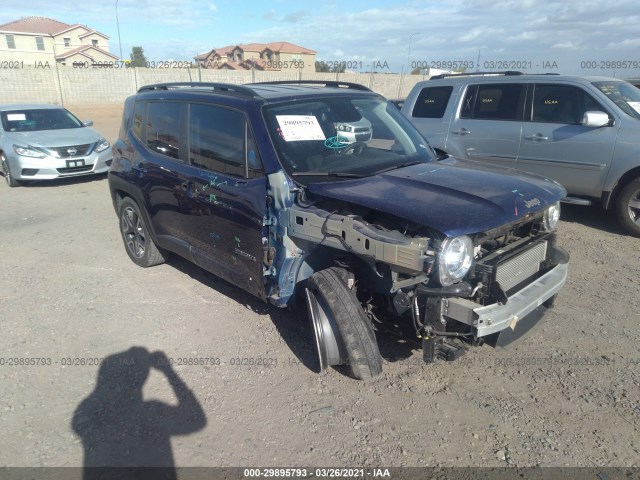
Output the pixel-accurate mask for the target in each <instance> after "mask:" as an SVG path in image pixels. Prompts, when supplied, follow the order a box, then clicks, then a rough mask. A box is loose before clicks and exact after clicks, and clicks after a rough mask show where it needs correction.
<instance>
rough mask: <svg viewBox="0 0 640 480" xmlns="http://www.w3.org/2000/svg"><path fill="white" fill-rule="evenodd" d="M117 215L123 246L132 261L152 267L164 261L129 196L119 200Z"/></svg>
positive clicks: (137, 208) (142, 265) (141, 265)
mask: <svg viewBox="0 0 640 480" xmlns="http://www.w3.org/2000/svg"><path fill="white" fill-rule="evenodd" d="M118 216H119V217H120V233H122V239H123V240H124V247H125V250H126V251H127V254H128V255H129V258H130V259H131V260H132V261H133V263H135V264H136V265H138V266H140V267H152V266H154V265H159V264H160V263H164V261H165V256H164V255H163V253H162V252H161V251H160V250H159V249H158V247H157V246H156V244H155V243H153V240H152V239H151V235H149V229H148V228H147V225H146V223H145V221H144V218H143V217H142V215H141V214H140V208H139V207H138V205H137V204H136V202H134V201H133V200H132V199H131V198H129V197H126V198H124V199H123V200H122V202H120V209H119V211H118Z"/></svg>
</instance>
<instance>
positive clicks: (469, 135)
mask: <svg viewBox="0 0 640 480" xmlns="http://www.w3.org/2000/svg"><path fill="white" fill-rule="evenodd" d="M526 93H527V85H526V83H502V82H501V83H495V84H478V85H468V86H467V89H466V91H465V92H464V94H463V97H462V103H461V105H460V110H459V112H458V115H457V116H456V117H455V120H454V121H453V122H452V124H451V127H450V129H449V138H448V140H447V143H448V144H449V143H451V144H456V145H457V146H458V149H459V150H462V151H464V152H465V153H466V156H467V157H468V158H470V159H472V160H480V161H483V162H488V163H493V164H497V165H502V166H507V167H515V162H516V157H517V156H518V149H519V147H520V137H521V133H522V119H523V116H524V104H525V97H526Z"/></svg>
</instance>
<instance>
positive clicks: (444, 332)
mask: <svg viewBox="0 0 640 480" xmlns="http://www.w3.org/2000/svg"><path fill="white" fill-rule="evenodd" d="M320 204H322V208H320V207H321V205H320ZM350 207H351V208H345V206H344V204H342V205H339V204H335V205H331V204H327V203H326V202H319V203H318V204H317V205H311V204H310V205H305V206H304V207H303V206H300V205H299V204H298V205H294V206H293V207H292V208H291V209H289V215H288V222H287V223H288V224H287V227H288V228H287V232H288V235H289V236H290V237H291V238H292V239H293V241H294V242H295V243H297V244H298V246H299V247H300V248H301V250H302V251H305V252H308V255H309V257H308V258H307V261H308V262H310V263H313V257H314V252H315V253H316V254H318V257H319V258H322V259H324V260H325V261H327V259H328V258H331V261H332V262H333V263H334V264H336V265H340V266H347V267H348V268H349V269H350V270H352V271H353V272H354V273H355V278H356V285H355V287H354V288H356V289H357V294H358V297H359V298H360V299H361V301H362V304H363V307H364V308H365V310H366V311H367V313H369V315H370V317H371V318H372V320H377V321H380V319H384V318H385V317H387V318H389V317H391V318H396V319H397V318H398V317H400V318H402V319H405V320H406V321H407V322H411V323H412V325H413V327H414V329H415V333H416V336H417V337H418V338H419V339H422V342H423V352H424V353H423V354H424V360H425V361H427V362H432V361H434V360H436V359H437V358H441V359H445V360H454V359H456V358H458V357H459V356H460V355H461V354H462V353H463V352H464V351H465V350H466V348H467V346H469V345H478V344H482V343H488V344H490V345H493V346H495V345H496V344H497V343H498V340H499V336H500V335H501V333H502V332H504V331H505V330H509V331H512V332H514V331H515V332H517V331H518V330H517V326H518V325H519V323H520V321H521V320H522V319H523V318H525V317H528V316H529V314H531V313H532V312H533V311H534V310H536V309H537V308H538V307H540V306H541V305H550V304H551V303H552V302H553V300H554V298H555V295H556V294H557V293H558V292H559V290H560V289H561V288H562V286H563V285H564V283H565V281H566V278H567V262H568V254H567V253H566V252H565V251H564V250H563V249H561V248H559V247H557V246H556V244H555V234H554V232H553V230H554V229H555V224H556V223H557V221H558V217H559V206H558V204H553V205H551V206H549V207H547V208H545V209H544V210H541V211H538V212H535V213H531V214H528V215H526V216H524V217H521V218H520V219H518V220H517V221H514V222H512V223H510V224H507V225H504V226H502V227H499V228H496V229H493V230H490V231H486V232H482V233H478V234H475V235H461V236H457V237H446V236H445V237H443V236H442V235H438V234H436V233H435V232H433V231H428V230H427V229H424V228H421V227H420V226H418V225H410V224H408V223H406V222H405V223H404V224H401V223H397V224H394V221H395V220H393V219H392V217H390V216H384V215H380V214H379V213H378V212H374V211H370V210H366V209H358V208H356V207H355V206H350ZM538 319H539V316H538ZM396 321H397V320H396Z"/></svg>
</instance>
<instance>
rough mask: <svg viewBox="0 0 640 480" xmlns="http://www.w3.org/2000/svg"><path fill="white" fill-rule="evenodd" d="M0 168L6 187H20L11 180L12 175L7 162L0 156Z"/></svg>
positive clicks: (14, 180)
mask: <svg viewBox="0 0 640 480" xmlns="http://www.w3.org/2000/svg"><path fill="white" fill-rule="evenodd" d="M0 167H2V175H4V179H5V181H6V182H7V185H9V186H10V187H17V186H19V185H20V182H19V181H18V180H16V179H15V178H13V175H11V169H10V168H9V162H8V161H7V158H6V157H5V156H4V155H0Z"/></svg>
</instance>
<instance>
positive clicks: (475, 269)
mask: <svg viewBox="0 0 640 480" xmlns="http://www.w3.org/2000/svg"><path fill="white" fill-rule="evenodd" d="M113 154H114V160H113V164H112V165H111V169H110V172H109V187H110V190H111V196H112V199H113V205H114V207H115V210H116V213H117V215H118V218H119V223H120V230H121V233H122V238H123V240H124V245H125V250H126V252H127V254H128V255H129V257H130V258H131V260H132V261H133V262H135V263H136V264H137V265H140V266H142V267H149V266H152V265H156V264H159V263H162V262H163V261H164V260H165V259H166V258H167V255H169V254H170V253H175V254H178V255H180V256H182V257H185V258H187V259H189V260H190V261H192V262H193V263H195V264H197V265H199V266H201V267H202V268H204V269H206V270H208V271H209V272H212V273H213V274H215V275H217V276H219V277H222V278H224V279H226V280H227V281H229V282H231V283H233V284H235V285H237V286H238V287H240V288H242V289H244V290H246V291H248V292H250V293H252V294H253V295H255V296H257V297H259V298H260V299H262V300H264V301H266V302H269V303H271V304H273V305H276V306H278V307H284V306H286V305H289V304H291V303H292V302H294V301H295V300H296V299H298V300H304V301H305V302H306V305H307V310H308V313H309V316H310V319H311V322H310V325H311V328H313V334H314V336H315V341H316V347H317V351H318V356H319V362H320V367H321V369H325V368H327V367H329V366H337V365H347V366H348V367H345V368H347V369H348V371H349V372H350V374H351V375H353V376H354V377H355V378H358V379H365V378H370V377H373V376H375V375H378V374H379V373H380V372H381V370H382V358H381V356H380V351H379V349H378V343H377V340H376V332H375V329H374V320H375V321H376V325H377V322H378V321H380V322H383V323H384V322H391V323H393V324H404V325H406V326H408V327H409V328H410V329H411V330H415V334H416V336H417V337H418V338H419V339H421V341H422V348H423V357H424V360H425V361H426V362H432V361H434V360H436V359H445V360H453V359H455V358H457V357H458V356H459V355H460V354H462V353H463V352H464V351H465V350H466V349H467V348H469V347H470V346H472V345H480V344H483V343H487V344H490V345H496V344H497V342H498V341H499V340H500V337H501V336H502V335H504V334H506V333H510V334H511V335H515V334H516V333H517V332H518V331H519V330H522V329H525V330H526V328H527V325H523V324H527V323H531V320H527V319H531V318H533V317H535V320H537V319H538V318H540V317H541V315H540V312H543V311H544V309H541V310H537V309H538V307H540V306H542V305H545V306H551V305H552V303H553V301H554V299H555V297H556V295H557V293H558V291H559V290H560V289H561V288H562V286H563V284H564V283H565V280H566V278H567V261H568V255H567V253H566V252H565V251H564V250H562V249H561V248H559V247H557V246H556V243H555V234H554V230H555V229H556V225H557V223H558V219H559V216H560V207H559V200H560V199H561V198H562V197H564V196H565V194H566V192H565V190H564V189H563V188H562V187H561V186H560V185H559V184H557V183H556V182H554V181H551V180H549V179H545V178H541V177H536V176H531V175H528V174H525V173H522V172H517V171H514V170H506V169H503V168H500V167H491V166H486V165H481V164H477V163H473V162H470V161H463V160H459V159H455V158H447V159H445V160H443V161H437V160H436V157H435V154H434V152H433V150H432V149H431V147H430V146H429V144H428V143H427V142H426V141H425V139H424V138H423V137H422V136H421V135H420V134H419V133H418V132H417V130H416V129H415V128H414V127H413V126H412V125H411V124H410V123H409V121H408V120H407V119H406V118H405V117H404V116H403V115H402V114H401V113H400V112H399V110H398V109H397V108H396V107H395V106H394V105H393V104H392V103H390V102H388V101H387V100H386V99H384V98H383V97H382V96H380V95H378V94H375V93H373V92H371V91H370V90H368V89H367V88H365V87H363V86H361V85H356V84H348V83H339V82H309V81H301V82H270V83H256V84H249V85H228V84H218V83H171V84H158V85H148V86H145V87H142V88H141V89H140V90H139V91H138V92H137V94H136V95H133V96H132V97H130V98H128V99H127V100H126V102H125V107H124V116H123V121H122V128H121V130H120V138H119V139H118V141H117V142H116V143H115V144H114V146H113ZM534 310H536V312H534ZM532 313H535V314H533V315H532ZM382 334H383V330H380V331H378V336H380V335H382Z"/></svg>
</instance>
